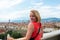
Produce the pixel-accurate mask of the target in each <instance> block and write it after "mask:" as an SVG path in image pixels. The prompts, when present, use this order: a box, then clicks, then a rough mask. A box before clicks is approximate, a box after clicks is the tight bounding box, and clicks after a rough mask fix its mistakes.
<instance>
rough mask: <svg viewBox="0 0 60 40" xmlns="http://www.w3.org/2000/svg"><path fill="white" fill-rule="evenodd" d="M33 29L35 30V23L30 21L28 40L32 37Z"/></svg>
mask: <svg viewBox="0 0 60 40" xmlns="http://www.w3.org/2000/svg"><path fill="white" fill-rule="evenodd" d="M33 31H34V27H33V24H32V23H29V25H28V30H27V34H26V39H27V40H29V39H30V37H31V35H32V32H33Z"/></svg>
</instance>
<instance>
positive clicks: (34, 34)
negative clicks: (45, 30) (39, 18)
mask: <svg viewBox="0 0 60 40" xmlns="http://www.w3.org/2000/svg"><path fill="white" fill-rule="evenodd" d="M32 23H33V25H34V32H33V33H32V36H31V37H32V38H33V37H35V36H36V35H37V33H38V30H39V27H40V28H41V23H37V22H32ZM40 39H41V34H40V33H39V34H38V36H37V37H36V38H35V40H40Z"/></svg>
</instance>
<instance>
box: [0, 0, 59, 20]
mask: <svg viewBox="0 0 60 40" xmlns="http://www.w3.org/2000/svg"><path fill="white" fill-rule="evenodd" d="M32 9H35V10H38V11H39V12H40V16H41V18H50V17H56V18H60V0H0V21H7V20H9V19H11V20H15V19H21V20H22V19H29V12H30V10H32Z"/></svg>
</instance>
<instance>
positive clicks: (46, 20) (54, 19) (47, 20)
mask: <svg viewBox="0 0 60 40" xmlns="http://www.w3.org/2000/svg"><path fill="white" fill-rule="evenodd" d="M41 21H42V22H60V18H46V19H42V20H41Z"/></svg>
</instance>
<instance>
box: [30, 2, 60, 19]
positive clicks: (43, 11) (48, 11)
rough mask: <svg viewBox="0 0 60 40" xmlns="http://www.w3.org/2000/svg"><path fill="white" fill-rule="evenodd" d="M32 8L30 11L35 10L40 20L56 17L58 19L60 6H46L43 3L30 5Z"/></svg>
mask: <svg viewBox="0 0 60 40" xmlns="http://www.w3.org/2000/svg"><path fill="white" fill-rule="evenodd" d="M31 4H32V5H33V6H32V7H30V9H36V10H38V11H39V12H40V15H41V17H42V18H49V17H57V18H60V16H59V14H60V5H58V6H57V5H56V6H52V5H46V4H44V2H43V1H41V2H39V3H34V2H32V3H31Z"/></svg>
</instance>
